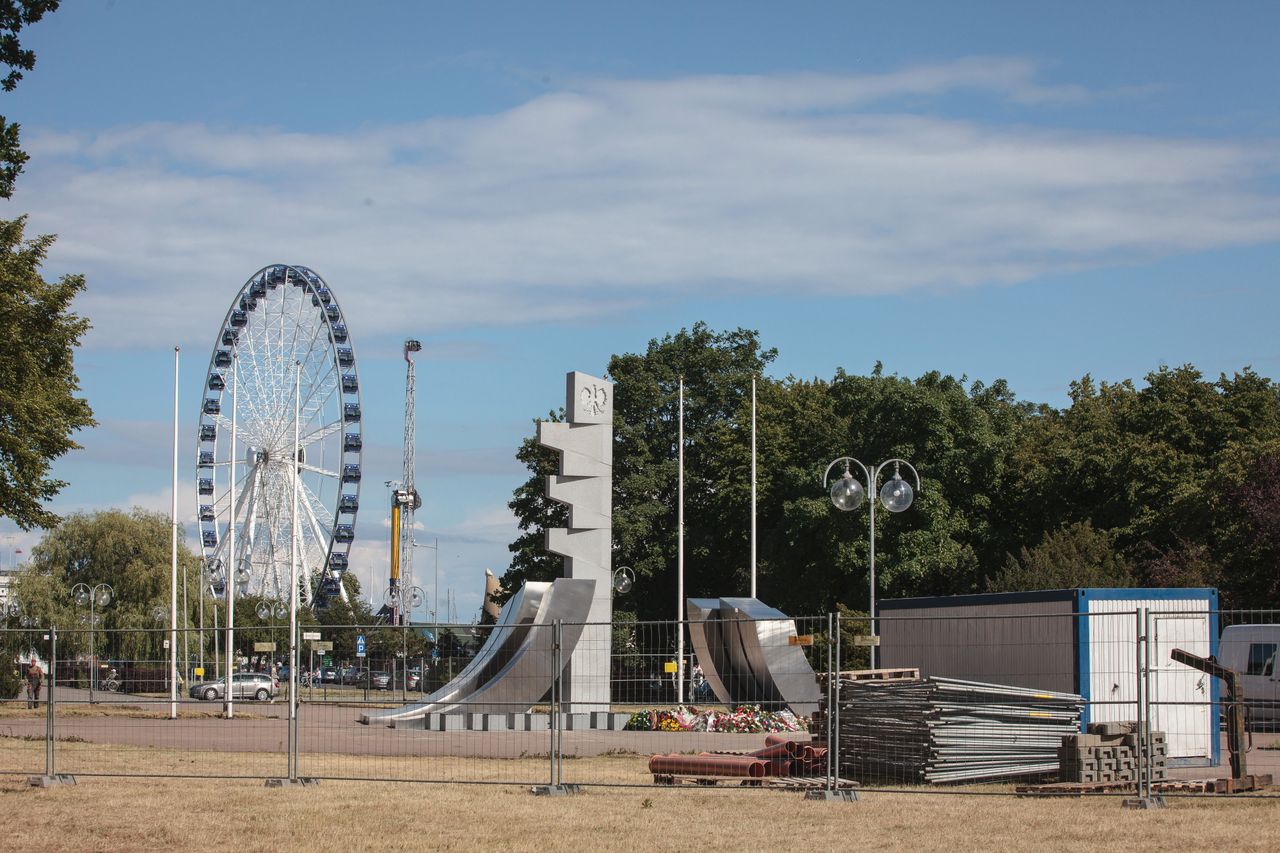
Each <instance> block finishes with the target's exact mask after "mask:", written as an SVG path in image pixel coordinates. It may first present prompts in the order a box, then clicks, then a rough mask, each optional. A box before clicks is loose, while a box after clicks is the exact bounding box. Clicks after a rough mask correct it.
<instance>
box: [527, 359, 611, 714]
mask: <svg viewBox="0 0 1280 853" xmlns="http://www.w3.org/2000/svg"><path fill="white" fill-rule="evenodd" d="M566 392H567V399H566V401H565V412H566V414H567V416H568V421H567V422H565V423H551V422H549V421H541V422H539V423H538V443H539V444H541V445H542V446H543V447H550V448H552V449H554V450H558V451H559V452H560V473H559V474H553V475H551V476H550V477H548V478H547V497H549V498H551V499H552V500H554V501H558V502H559V503H563V504H565V505H567V506H568V507H569V526H568V527H555V528H549V529H548V530H547V534H546V535H547V550H548V551H550V552H551V553H553V554H560V555H561V556H563V557H564V576H565V577H567V578H585V579H591V580H594V581H595V582H596V584H595V592H594V594H593V597H592V600H591V610H590V611H589V613H588V616H587V622H589V623H591V624H589V625H588V626H587V627H586V628H584V629H583V632H582V637H581V639H580V640H579V641H578V644H577V647H576V648H575V649H574V652H573V656H572V657H571V658H570V659H569V663H568V666H566V667H565V678H564V681H563V684H564V693H563V696H564V701H565V702H568V703H570V706H569V709H568V710H569V711H571V712H572V713H588V712H592V711H608V710H609V674H610V658H611V653H612V650H611V648H610V645H611V641H612V632H611V627H612V626H611V623H612V620H613V584H612V579H611V564H612V558H611V552H612V540H613V383H612V382H609V381H608V380H605V379H600V378H598V377H595V376H590V375H588V374H586V373H579V372H577V371H574V372H571V373H569V374H568V376H567V377H566Z"/></svg>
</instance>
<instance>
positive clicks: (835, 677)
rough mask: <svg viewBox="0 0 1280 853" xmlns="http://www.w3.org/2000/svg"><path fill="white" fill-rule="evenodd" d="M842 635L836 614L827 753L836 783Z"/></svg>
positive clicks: (838, 763)
mask: <svg viewBox="0 0 1280 853" xmlns="http://www.w3.org/2000/svg"><path fill="white" fill-rule="evenodd" d="M840 644H841V636H840V614H839V613H837V614H836V669H835V672H833V673H831V683H832V685H833V686H832V688H831V689H832V694H831V706H830V707H831V711H830V713H829V714H828V715H827V716H828V721H827V723H828V725H829V726H830V728H831V735H830V740H831V743H830V744H829V745H828V746H827V755H828V756H830V758H829V760H830V762H831V770H832V772H831V782H832V785H833V786H834V785H836V784H837V783H838V781H839V779H840V671H841V670H842V669H844V666H843V665H842V663H841V658H842V654H841V653H842V651H843V649H842V648H841V645H840Z"/></svg>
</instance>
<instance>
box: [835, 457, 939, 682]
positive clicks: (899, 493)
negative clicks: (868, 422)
mask: <svg viewBox="0 0 1280 853" xmlns="http://www.w3.org/2000/svg"><path fill="white" fill-rule="evenodd" d="M841 464H843V465H844V473H842V474H841V475H840V476H839V477H838V478H836V480H835V481H834V482H832V483H831V492H830V494H831V503H832V504H834V505H835V508H836V509H838V510H840V511H841V512H852V511H853V510H855V509H857V508H858V507H860V506H862V502H863V500H865V499H866V496H867V495H869V494H874V493H875V491H876V486H877V485H879V483H880V473H881V472H882V471H884V469H885V468H887V467H888V466H890V465H892V466H893V477H892V478H890V479H889V480H888V481H887V482H885V484H884V487H883V488H881V489H880V503H881V504H883V505H884V508H885V509H887V510H888V511H889V512H893V513H898V512H903V511H904V510H906V509H908V508H909V507H910V506H911V503H912V501H914V500H915V493H916V492H923V490H922V489H921V488H920V474H919V473H918V472H917V471H916V469H915V468H914V467H913V466H912V464H911V463H910V462H908V461H906V460H905V459H897V458H895V459H886V460H885V461H884V462H881V463H880V464H879V465H876V466H874V467H870V466H867V465H864V464H863V463H861V462H859V461H858V460H857V459H854V458H853V457H852V456H841V457H840V458H839V459H836V460H834V461H833V462H832V463H831V464H830V465H828V466H827V470H826V473H824V474H823V475H822V486H823V488H826V487H827V483H828V481H830V480H831V470H832V469H833V468H835V467H836V466H837V465H841ZM851 464H852V465H857V466H858V469H859V470H860V471H861V472H862V473H863V474H864V475H865V476H866V478H867V485H866V490H865V491H864V490H863V486H862V483H860V482H858V480H856V479H854V476H853V473H852V472H851V471H850V470H849V466H850V465H851ZM904 467H905V468H906V469H907V470H908V471H910V472H911V476H912V477H913V478H914V479H915V481H916V486H915V489H914V490H913V489H912V488H911V484H910V483H908V482H907V481H906V480H904V479H902V470H901V469H902V468H904ZM870 542H871V551H870V572H869V579H868V585H869V586H870V588H871V595H870V607H869V609H868V610H867V615H868V620H869V622H870V624H871V636H873V637H874V636H876V501H875V500H874V499H873V500H872V501H871V535H870ZM878 657H879V655H877V654H876V647H875V646H874V645H873V646H872V647H871V668H872V669H875V666H876V659H877V658H878Z"/></svg>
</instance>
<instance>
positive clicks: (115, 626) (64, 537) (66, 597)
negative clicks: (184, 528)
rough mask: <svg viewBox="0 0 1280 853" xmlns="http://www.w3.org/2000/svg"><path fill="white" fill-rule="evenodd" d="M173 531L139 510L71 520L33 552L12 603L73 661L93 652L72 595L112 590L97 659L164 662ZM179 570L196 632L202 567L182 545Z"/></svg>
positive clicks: (82, 610) (102, 611)
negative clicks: (102, 587) (52, 629)
mask: <svg viewBox="0 0 1280 853" xmlns="http://www.w3.org/2000/svg"><path fill="white" fill-rule="evenodd" d="M169 529H170V528H169V518H168V517H167V516H165V515H162V514H160V513H154V512H149V511H147V510H143V509H137V508H135V509H133V510H131V511H129V512H124V511H122V510H117V509H111V510H102V511H99V512H94V513H76V514H73V515H70V516H68V517H67V518H66V519H64V520H63V521H62V523H61V524H59V525H58V526H57V527H55V528H54V529H52V530H50V531H49V532H48V533H47V534H46V535H45V537H44V539H43V540H41V542H40V544H39V545H37V546H35V547H34V548H33V549H32V550H31V559H30V560H29V561H28V563H27V566H26V569H25V570H24V571H23V572H21V573H20V574H19V575H18V576H17V577H16V578H15V579H14V584H13V588H12V589H13V595H14V596H15V597H16V598H17V599H18V600H19V601H20V602H21V603H22V608H23V611H24V612H25V613H27V614H29V615H30V616H32V617H34V618H35V619H36V621H37V622H38V624H40V625H42V626H49V625H55V626H57V627H58V628H59V640H58V642H59V652H60V655H61V656H63V657H68V656H74V655H85V654H87V653H88V650H89V649H88V647H89V632H88V630H87V625H88V616H89V608H88V607H86V606H83V605H80V604H79V603H77V602H76V601H74V600H73V598H72V594H71V591H72V589H73V588H74V587H75V585H76V584H80V583H83V584H85V585H86V586H88V587H90V588H94V587H96V586H98V585H99V584H107V585H109V586H110V587H111V589H112V591H113V596H112V601H111V603H110V604H108V605H107V606H106V607H100V608H95V610H96V613H95V615H96V617H97V624H96V626H95V651H96V654H97V657H99V658H102V659H107V658H121V659H127V660H155V661H159V660H163V659H164V658H165V657H166V655H165V654H164V653H163V651H162V649H163V641H164V640H165V639H167V634H166V632H164V631H162V630H159V629H162V628H164V627H166V626H167V625H168V615H167V614H168V613H169V589H170V566H171V562H170V560H171V551H170V548H171V539H170V534H169ZM178 570H179V579H178V582H179V585H180V589H181V584H182V583H183V582H184V580H185V582H186V584H187V586H188V588H189V589H191V590H197V592H196V594H195V595H194V596H191V597H189V598H188V601H187V606H188V608H189V612H188V613H187V614H186V621H185V624H194V623H195V614H196V609H197V608H198V607H199V593H198V589H199V586H198V584H199V577H200V575H199V571H200V559H199V558H198V557H197V556H196V555H194V554H192V553H191V552H190V551H189V550H188V549H187V547H186V545H185V544H184V543H183V542H182V541H181V540H180V541H179V543H178ZM179 602H180V603H181V598H180V599H179ZM157 608H158V609H159V610H160V611H163V613H164V614H166V615H165V618H164V619H163V620H157V619H156V618H155V616H154V615H153V614H154V612H155V611H156V610H157ZM206 633H207V638H211V637H212V632H206ZM194 645H195V643H194V642H191V643H189V644H188V647H189V648H190V647H194Z"/></svg>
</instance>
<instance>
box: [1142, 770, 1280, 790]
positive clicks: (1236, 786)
mask: <svg viewBox="0 0 1280 853" xmlns="http://www.w3.org/2000/svg"><path fill="white" fill-rule="evenodd" d="M1271 784H1272V781H1271V774H1270V773H1262V774H1259V775H1249V776H1243V777H1241V778H1239V779H1163V780H1161V781H1159V782H1152V783H1151V790H1153V791H1155V792H1156V793H1158V794H1177V793H1188V794H1238V793H1243V792H1245V791H1261V790H1262V789H1263V788H1270V787H1271Z"/></svg>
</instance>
